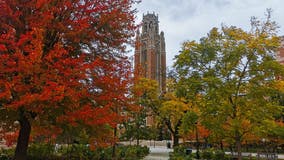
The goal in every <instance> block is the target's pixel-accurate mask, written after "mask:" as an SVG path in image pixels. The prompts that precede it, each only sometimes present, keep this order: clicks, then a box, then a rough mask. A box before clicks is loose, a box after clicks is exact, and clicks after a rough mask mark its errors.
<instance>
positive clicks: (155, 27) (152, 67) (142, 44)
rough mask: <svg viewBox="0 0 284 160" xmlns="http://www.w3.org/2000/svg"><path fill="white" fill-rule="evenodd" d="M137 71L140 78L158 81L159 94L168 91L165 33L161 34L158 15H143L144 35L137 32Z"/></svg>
mask: <svg viewBox="0 0 284 160" xmlns="http://www.w3.org/2000/svg"><path fill="white" fill-rule="evenodd" d="M134 57H135V61H134V62H135V69H136V70H137V69H138V68H140V69H141V71H142V73H140V76H142V77H145V78H149V79H153V80H156V81H157V82H158V85H159V92H160V94H163V93H164V92H165V91H166V50H165V38H164V32H161V33H159V21H158V15H155V13H152V14H151V13H147V14H146V15H144V14H143V20H142V33H140V32H139V30H138V31H137V34H136V45H135V55H134Z"/></svg>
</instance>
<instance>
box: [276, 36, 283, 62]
mask: <svg viewBox="0 0 284 160" xmlns="http://www.w3.org/2000/svg"><path fill="white" fill-rule="evenodd" d="M276 59H277V61H279V62H280V63H281V64H283V65H284V36H282V37H281V46H280V49H279V51H278V53H277V55H276Z"/></svg>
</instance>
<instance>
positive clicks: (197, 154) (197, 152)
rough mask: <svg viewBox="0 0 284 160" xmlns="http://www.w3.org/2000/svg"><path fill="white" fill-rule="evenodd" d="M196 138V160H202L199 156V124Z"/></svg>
mask: <svg viewBox="0 0 284 160" xmlns="http://www.w3.org/2000/svg"><path fill="white" fill-rule="evenodd" d="M195 138H196V159H200V156H199V138H198V128H197V124H196V131H195Z"/></svg>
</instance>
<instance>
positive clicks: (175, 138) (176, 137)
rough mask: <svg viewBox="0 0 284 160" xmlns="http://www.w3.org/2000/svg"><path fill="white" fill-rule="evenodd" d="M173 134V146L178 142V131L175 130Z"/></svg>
mask: <svg viewBox="0 0 284 160" xmlns="http://www.w3.org/2000/svg"><path fill="white" fill-rule="evenodd" d="M172 134H173V147H176V146H178V143H179V136H178V131H175V132H174V133H172Z"/></svg>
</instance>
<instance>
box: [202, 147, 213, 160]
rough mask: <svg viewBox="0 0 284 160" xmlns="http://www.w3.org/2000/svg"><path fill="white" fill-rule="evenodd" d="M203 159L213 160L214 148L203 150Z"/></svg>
mask: <svg viewBox="0 0 284 160" xmlns="http://www.w3.org/2000/svg"><path fill="white" fill-rule="evenodd" d="M201 157H202V159H207V160H211V159H213V157H214V152H213V150H212V149H205V150H203V151H202V152H201Z"/></svg>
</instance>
